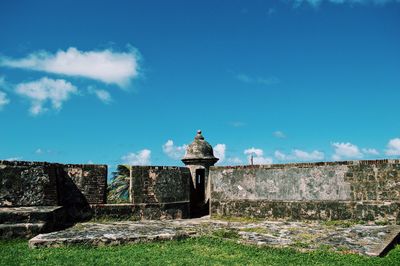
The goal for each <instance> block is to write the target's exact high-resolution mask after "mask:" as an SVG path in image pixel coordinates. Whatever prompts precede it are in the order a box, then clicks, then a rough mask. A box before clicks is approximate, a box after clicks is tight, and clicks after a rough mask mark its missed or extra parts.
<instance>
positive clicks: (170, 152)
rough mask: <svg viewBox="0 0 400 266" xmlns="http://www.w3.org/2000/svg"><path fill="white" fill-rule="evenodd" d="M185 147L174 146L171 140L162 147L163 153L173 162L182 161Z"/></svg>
mask: <svg viewBox="0 0 400 266" xmlns="http://www.w3.org/2000/svg"><path fill="white" fill-rule="evenodd" d="M186 148H187V145H186V144H184V145H182V146H175V145H174V141H173V140H171V139H170V140H168V141H167V142H166V143H165V144H164V145H162V149H163V152H164V153H165V154H166V155H167V156H168V157H170V158H172V159H174V160H179V159H182V157H183V156H184V155H185V152H186Z"/></svg>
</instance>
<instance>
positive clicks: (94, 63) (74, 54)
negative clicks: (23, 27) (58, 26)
mask: <svg viewBox="0 0 400 266" xmlns="http://www.w3.org/2000/svg"><path fill="white" fill-rule="evenodd" d="M138 61H139V54H138V52H137V51H134V50H133V49H132V50H131V51H129V52H114V51H112V50H111V49H105V50H102V51H80V50H78V49H76V48H74V47H70V48H68V49H67V50H66V51H63V50H59V51H57V52H56V53H55V54H52V53H49V52H47V51H40V52H34V53H31V54H29V55H28V56H27V57H25V58H21V59H13V58H7V57H0V65H2V66H7V67H13V68H24V69H30V70H36V71H43V72H48V73H53V74H60V75H66V76H78V77H84V78H90V79H94V80H98V81H101V82H104V83H107V84H117V85H118V86H120V87H124V86H126V85H127V84H129V82H130V80H131V79H133V78H135V77H137V76H138V74H139V64H138Z"/></svg>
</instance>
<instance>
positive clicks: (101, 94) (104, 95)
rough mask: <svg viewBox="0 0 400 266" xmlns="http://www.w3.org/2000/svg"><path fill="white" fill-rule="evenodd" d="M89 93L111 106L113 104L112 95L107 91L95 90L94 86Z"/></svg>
mask: <svg viewBox="0 0 400 266" xmlns="http://www.w3.org/2000/svg"><path fill="white" fill-rule="evenodd" d="M88 91H89V93H90V94H94V95H96V97H97V98H98V99H99V100H100V101H102V102H103V103H105V104H109V103H111V102H112V97H111V94H110V93H109V92H108V91H106V90H101V89H95V88H94V87H92V86H89V88H88Z"/></svg>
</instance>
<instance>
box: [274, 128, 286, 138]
mask: <svg viewBox="0 0 400 266" xmlns="http://www.w3.org/2000/svg"><path fill="white" fill-rule="evenodd" d="M273 135H274V136H275V137H276V138H278V139H284V138H286V135H285V133H283V132H282V131H280V130H277V131H275V132H274V133H273Z"/></svg>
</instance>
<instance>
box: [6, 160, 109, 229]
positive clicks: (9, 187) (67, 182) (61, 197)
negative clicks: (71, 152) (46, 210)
mask: <svg viewBox="0 0 400 266" xmlns="http://www.w3.org/2000/svg"><path fill="white" fill-rule="evenodd" d="M0 184H1V186H0V206H1V207H8V208H10V207H27V206H63V207H64V211H65V213H66V216H67V218H66V219H65V220H66V222H75V221H80V220H87V219H89V218H90V217H91V214H92V212H91V209H90V205H89V204H99V203H102V204H103V203H106V193H107V189H106V186H107V166H106V165H82V164H67V165H65V164H58V163H46V162H21V161H13V162H9V161H0Z"/></svg>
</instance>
